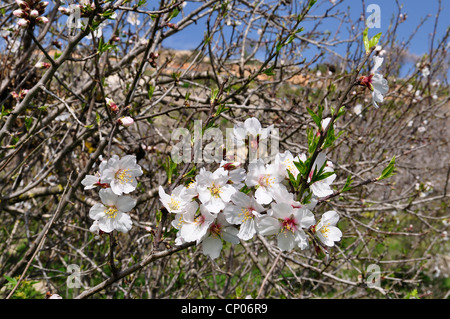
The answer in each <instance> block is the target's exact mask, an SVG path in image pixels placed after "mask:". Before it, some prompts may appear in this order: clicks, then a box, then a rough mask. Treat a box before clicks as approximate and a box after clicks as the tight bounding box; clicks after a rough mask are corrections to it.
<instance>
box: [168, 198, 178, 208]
mask: <svg viewBox="0 0 450 319" xmlns="http://www.w3.org/2000/svg"><path fill="white" fill-rule="evenodd" d="M169 208H170V209H171V210H178V209H180V201H179V200H176V199H175V198H173V197H171V198H170V202H169Z"/></svg>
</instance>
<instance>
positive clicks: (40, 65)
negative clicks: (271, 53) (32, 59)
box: [35, 62, 51, 69]
mask: <svg viewBox="0 0 450 319" xmlns="http://www.w3.org/2000/svg"><path fill="white" fill-rule="evenodd" d="M50 66H51V65H50V63H47V62H38V63H36V65H35V67H36V69H48V68H49V67H50Z"/></svg>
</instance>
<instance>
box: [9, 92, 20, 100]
mask: <svg viewBox="0 0 450 319" xmlns="http://www.w3.org/2000/svg"><path fill="white" fill-rule="evenodd" d="M11 96H12V97H13V98H15V99H18V98H19V94H17V92H16V91H12V92H11Z"/></svg>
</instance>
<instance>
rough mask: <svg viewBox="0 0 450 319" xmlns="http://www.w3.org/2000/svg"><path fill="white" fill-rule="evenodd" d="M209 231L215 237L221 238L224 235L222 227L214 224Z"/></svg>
mask: <svg viewBox="0 0 450 319" xmlns="http://www.w3.org/2000/svg"><path fill="white" fill-rule="evenodd" d="M209 230H210V231H211V234H212V235H213V236H215V237H220V235H221V234H222V225H220V224H217V223H213V224H212V225H211V227H210V228H209Z"/></svg>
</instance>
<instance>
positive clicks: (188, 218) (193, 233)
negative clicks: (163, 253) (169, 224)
mask: <svg viewBox="0 0 450 319" xmlns="http://www.w3.org/2000/svg"><path fill="white" fill-rule="evenodd" d="M194 203H195V202H194ZM195 204H197V203H195ZM195 204H191V205H190V206H189V209H188V210H186V213H184V214H183V215H182V216H177V217H178V218H176V220H177V221H178V222H177V224H176V228H178V229H179V230H180V231H179V233H178V236H179V237H180V238H182V241H183V242H192V241H195V242H197V245H198V244H199V243H200V242H201V240H202V239H203V237H204V236H205V235H206V233H207V232H208V229H209V227H210V225H211V224H212V223H213V222H214V220H215V219H216V215H215V214H212V213H210V212H209V211H208V209H207V208H206V207H205V206H204V205H200V214H197V211H198V209H197V207H199V206H198V204H197V206H196V205H195ZM180 217H181V219H180ZM173 225H174V224H173Z"/></svg>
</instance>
